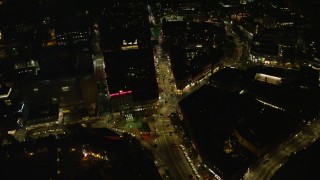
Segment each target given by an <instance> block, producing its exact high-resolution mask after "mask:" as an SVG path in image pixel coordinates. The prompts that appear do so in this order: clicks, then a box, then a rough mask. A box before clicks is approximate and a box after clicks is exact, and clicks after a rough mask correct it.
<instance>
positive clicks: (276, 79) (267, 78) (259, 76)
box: [255, 73, 282, 85]
mask: <svg viewBox="0 0 320 180" xmlns="http://www.w3.org/2000/svg"><path fill="white" fill-rule="evenodd" d="M255 79H256V80H258V81H261V82H266V83H270V84H275V85H279V84H280V83H281V82H282V79H281V78H280V77H276V76H271V75H267V74H262V73H257V74H256V75H255Z"/></svg>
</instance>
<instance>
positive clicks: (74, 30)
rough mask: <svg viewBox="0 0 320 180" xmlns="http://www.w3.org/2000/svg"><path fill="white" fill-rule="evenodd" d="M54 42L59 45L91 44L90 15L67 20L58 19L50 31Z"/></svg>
mask: <svg viewBox="0 0 320 180" xmlns="http://www.w3.org/2000/svg"><path fill="white" fill-rule="evenodd" d="M50 35H51V36H52V41H53V42H56V44H57V45H60V46H64V45H81V44H82V45H86V46H88V45H89V44H90V42H91V29H90V24H89V16H88V14H81V15H78V16H74V17H69V18H66V19H58V20H57V21H56V22H55V24H54V29H51V30H50Z"/></svg>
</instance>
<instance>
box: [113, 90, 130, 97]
mask: <svg viewBox="0 0 320 180" xmlns="http://www.w3.org/2000/svg"><path fill="white" fill-rule="evenodd" d="M131 93H132V91H119V92H118V93H112V94H109V95H110V97H116V96H120V95H126V94H131Z"/></svg>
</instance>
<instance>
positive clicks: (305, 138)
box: [244, 118, 320, 180]
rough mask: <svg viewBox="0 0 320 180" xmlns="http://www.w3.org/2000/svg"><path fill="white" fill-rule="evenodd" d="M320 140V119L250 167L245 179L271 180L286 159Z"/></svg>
mask: <svg viewBox="0 0 320 180" xmlns="http://www.w3.org/2000/svg"><path fill="white" fill-rule="evenodd" d="M319 138H320V119H319V118H318V119H316V120H315V121H314V122H312V123H311V124H309V125H308V124H306V126H305V127H304V128H302V129H301V131H299V132H298V133H297V134H296V135H295V136H293V138H292V139H290V140H288V141H287V142H286V143H283V144H281V145H280V146H279V147H278V148H277V149H276V150H275V151H274V152H272V153H270V155H267V156H265V157H264V158H261V159H260V160H259V162H258V163H257V164H256V165H255V166H253V167H250V168H249V170H248V171H247V173H246V174H245V175H244V179H248V180H252V179H257V180H258V179H270V178H271V177H272V175H273V174H274V173H275V172H276V171H277V170H278V169H279V168H280V167H281V166H282V165H284V163H285V161H286V159H287V158H288V157H289V156H290V155H292V153H294V154H295V153H296V152H297V151H299V150H304V148H305V147H307V146H309V145H310V144H311V143H313V142H314V141H316V140H317V139H319Z"/></svg>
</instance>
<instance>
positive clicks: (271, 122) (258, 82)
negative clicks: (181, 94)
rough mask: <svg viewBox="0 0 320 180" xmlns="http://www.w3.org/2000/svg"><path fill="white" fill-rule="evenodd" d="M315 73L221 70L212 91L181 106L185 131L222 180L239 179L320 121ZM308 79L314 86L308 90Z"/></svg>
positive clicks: (208, 88) (203, 89)
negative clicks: (306, 126)
mask: <svg viewBox="0 0 320 180" xmlns="http://www.w3.org/2000/svg"><path fill="white" fill-rule="evenodd" d="M314 73H315V71H311V70H309V71H308V70H305V69H301V70H299V71H296V70H285V69H278V68H267V67H255V68H249V69H248V70H247V71H242V70H237V69H233V68H225V69H222V70H220V71H218V72H217V73H215V74H214V75H213V76H212V77H211V83H210V85H205V86H203V87H201V88H200V89H199V90H197V91H195V92H194V93H193V94H191V95H189V96H188V97H187V98H185V99H183V100H182V101H180V102H179V105H180V108H181V112H182V113H183V117H184V121H183V122H184V125H185V128H186V131H187V132H188V133H189V135H190V137H191V138H192V139H193V144H195V145H196V146H197V148H199V150H200V152H201V155H202V156H203V157H204V158H205V159H206V160H207V163H208V164H209V165H211V166H212V165H214V166H215V167H216V168H217V169H216V172H222V173H221V174H220V175H221V177H224V178H227V179H230V178H234V179H238V177H237V176H239V175H240V176H241V175H242V173H243V171H244V170H245V169H246V168H247V166H248V165H249V164H250V163H251V162H252V161H254V160H255V159H256V157H261V156H263V155H264V154H266V153H267V152H270V151H272V150H273V149H274V148H275V147H277V146H278V145H279V144H281V143H282V142H284V141H286V140H287V138H289V137H290V134H291V133H293V132H295V130H296V128H298V127H299V126H300V125H301V124H303V123H307V122H310V121H312V120H313V119H314V118H315V117H316V116H318V113H319V105H320V104H319V101H318V99H319V94H318V93H317V91H318V90H319V87H317V86H315V84H317V82H318V80H316V77H317V75H318V74H316V73H315V74H314ZM307 76H309V78H308V79H313V81H312V82H313V83H308V85H305V86H303V85H302V84H303V83H304V82H306V81H305V80H302V79H304V78H306V77H307ZM311 77H313V78H311ZM301 83H302V84H301ZM279 119H281V121H278V120H279ZM270 132H272V133H270ZM213 152H214V153H213ZM231 164H232V165H231ZM212 168H213V166H212Z"/></svg>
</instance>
